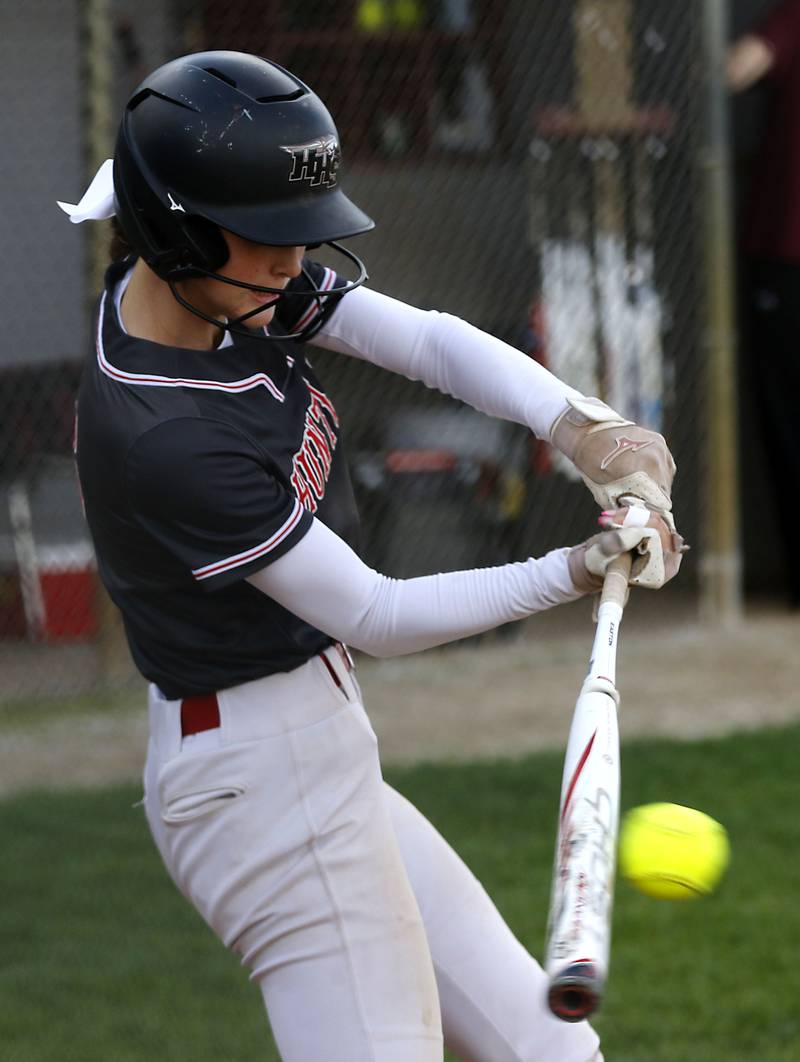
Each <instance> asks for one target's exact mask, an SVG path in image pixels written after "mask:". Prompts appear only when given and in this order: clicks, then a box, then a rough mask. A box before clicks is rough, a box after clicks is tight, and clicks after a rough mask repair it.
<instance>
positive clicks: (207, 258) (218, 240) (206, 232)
mask: <svg viewBox="0 0 800 1062" xmlns="http://www.w3.org/2000/svg"><path fill="white" fill-rule="evenodd" d="M182 227H183V231H184V234H185V236H186V243H187V252H188V253H187V256H186V257H187V260H186V263H185V264H186V265H187V266H188V267H189V268H191V267H192V266H193V265H197V266H200V267H201V268H203V269H207V270H208V271H209V272H210V273H215V272H216V271H217V270H218V269H220V268H221V267H222V266H223V265H225V263H226V262H227V261H228V258H229V256H230V252H229V250H228V245H227V243H226V242H225V237H224V236H223V235H222V230H221V229H220V227H219V226H218V225H215V224H214V223H213V222H212V221H208V220H206V218H198V217H188V218H187V219H186V221H185V222H184V223H183V226H182Z"/></svg>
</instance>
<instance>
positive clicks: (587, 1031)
mask: <svg viewBox="0 0 800 1062" xmlns="http://www.w3.org/2000/svg"><path fill="white" fill-rule="evenodd" d="M326 657H327V660H328V665H329V666H325V664H324V661H322V660H321V659H320V658H319V657H316V658H314V659H313V660H310V661H309V662H308V663H306V664H304V665H303V666H302V667H300V668H298V669H296V670H295V671H292V672H288V673H283V674H279V675H273V676H269V677H268V678H264V679H259V680H258V681H255V682H250V683H245V684H244V685H241V686H237V687H234V688H232V689H228V690H223V691H222V692H220V693H219V694H218V695H217V699H218V702H219V712H220V720H221V723H220V726H219V727H218V728H215V729H214V730H209V731H205V732H203V733H200V734H196V735H191V736H189V737H187V738H182V736H181V727H180V701H167V700H165V699H164V698H163V697H162V696H161V694H160V693H159V691H158V690H157V689H156V688H155V687H151V690H150V743H149V749H148V756H147V765H146V768H145V810H146V813H147V819H148V822H149V824H150V829H151V831H152V834H153V837H154V839H155V841H156V844H157V846H158V849H159V851H160V853H161V855H162V858H163V860H164V863H165V864H166V866H167V869H168V870H169V873H170V874H171V876H172V878H173V879H174V881H175V883H176V884H177V886H178V888H179V889H180V890H181V891H182V892H183V893H184V895H185V896H186V897H187V898H188V899H189V900H190V901H191V902H192V904H193V905H194V906H195V907H196V909H197V910H198V911H199V912H200V914H201V915H202V916H203V918H204V919H205V920H206V922H207V923H208V924H209V925H210V926H211V927H212V929H213V930H214V931H215V933H216V934H217V935H218V936H219V937H220V938H221V939H222V941H223V942H224V943H225V944H226V946H227V947H229V948H231V949H232V950H233V951H235V952H237V953H238V954H239V955H241V957H242V962H243V963H244V965H245V966H247V967H248V968H249V969H250V971H251V976H252V978H253V979H254V980H255V981H257V983H258V984H259V986H260V988H261V991H262V993H263V996H264V1000H265V1003H266V1007H267V1011H268V1014H269V1019H270V1023H271V1026H272V1031H273V1035H274V1037H275V1040H276V1042H277V1045H278V1049H279V1051H280V1054H281V1058H282V1059H283V1060H284V1062H323V1060H324V1062H441V1060H442V1057H443V1048H442V1040H443V1037H444V1040H445V1042H446V1043H447V1045H448V1046H449V1047H451V1048H452V1050H453V1051H454V1052H455V1053H456V1054H458V1055H459V1056H460V1057H461V1058H463V1059H465V1060H467V1062H590V1060H592V1059H593V1058H595V1053H596V1052H597V1050H598V1038H597V1035H596V1034H595V1032H594V1031H593V1030H592V1029H591V1027H590V1026H589V1025H587V1024H586V1023H585V1022H582V1023H579V1024H577V1025H568V1024H564V1023H563V1022H560V1021H558V1020H557V1019H555V1018H553V1017H552V1015H551V1014H550V1013H549V1011H548V1010H547V1008H546V1004H545V980H544V974H543V973H542V970H541V969H540V967H539V966H538V964H537V963H536V962H535V961H534V959H532V958H531V957H530V955H529V954H528V953H527V952H526V951H525V949H524V948H523V947H522V946H521V945H520V944H519V943H518V941H517V940H516V939H515V938H514V936H513V935H512V934H511V932H510V930H509V929H508V927H507V926H506V924H505V923H504V921H503V919H502V918H501V917H500V914H499V913H498V911H497V909H496V908H495V907H494V905H493V904H492V902H491V900H490V899H489V897H488V896H487V894H486V892H485V891H484V889H483V888H482V887H481V885H480V884H479V883H478V881H477V880H476V879H475V877H474V876H473V875H472V874H471V873H470V871H469V870H468V869H467V868H466V866H465V865H464V864H463V863H462V862H461V860H460V859H459V858H458V856H457V855H456V854H455V852H454V851H453V850H452V849H451V848H450V847H449V846H448V845H447V844H446V842H445V841H444V840H443V839H442V837H441V836H440V835H439V834H438V833H437V832H436V830H435V829H434V828H433V827H432V826H431V824H430V823H429V822H427V820H426V819H425V818H424V817H423V816H422V815H421V814H420V813H419V812H418V811H417V810H416V809H415V808H414V807H412V805H411V804H409V803H408V801H406V800H405V799H404V798H403V797H401V796H400V795H399V794H398V793H396V792H395V791H394V790H392V789H391V788H390V787H389V786H387V785H386V784H385V783H384V782H383V779H382V777H381V771H380V764H379V761H378V752H377V742H376V738H375V734H374V732H373V730H372V727H371V726H370V723H369V721H368V719H367V716H366V714H365V712H364V708H363V706H362V703H361V694H360V691H359V688H358V685H357V683H356V682H355V679H354V676H353V675H352V674H351V673H350V672H348V670H347V668H346V667H345V666H344V664H343V662H342V660H341V658H340V657H339V655H338V654H337V653H336V651H335V650H327V651H326ZM330 666H332V667H333V668H335V671H336V674H337V677H338V679H339V684H338V685H337V684H336V683H335V682H334V681H333V679H332V677H331V674H330ZM597 1057H599V1055H598V1056H597Z"/></svg>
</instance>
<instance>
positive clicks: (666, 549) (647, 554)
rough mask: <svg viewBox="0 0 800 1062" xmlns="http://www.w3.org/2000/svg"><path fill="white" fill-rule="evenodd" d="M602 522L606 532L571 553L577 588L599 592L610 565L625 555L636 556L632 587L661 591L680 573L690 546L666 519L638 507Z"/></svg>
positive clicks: (571, 570)
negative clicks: (665, 584) (684, 556)
mask: <svg viewBox="0 0 800 1062" xmlns="http://www.w3.org/2000/svg"><path fill="white" fill-rule="evenodd" d="M600 521H601V523H602V524H603V526H604V527H605V528H606V530H604V531H601V532H600V534H599V535H593V536H592V537H591V538H590V539H588V540H587V541H586V542H583V543H581V545H579V546H575V547H573V549H572V550H571V552H570V554H569V557H568V562H569V571H570V576H571V577H572V581H573V583H574V584H575V586H576V588H577V589H579V590H583V591H584V592H585V593H593V592H594V591H596V590H600V589H601V588H602V586H603V579H604V578H605V574H606V569H607V568H608V566H609V564H610V563H611V562H612V561H613V560H615V559H616V558H617V557H620V556H622V554H623V553H631V552H633V553H634V559H633V564H632V565H631V574H630V578H629V580H628V582H629V583H630V585H631V586H641V587H644V588H645V589H647V590H658V589H659V588H660V587H662V586H663V585H664V583H667V582H669V580H670V579H673V578H674V577H675V576H676V575H677V574H678V569H679V568H680V565H681V559H682V556H683V554H684V552H685V551H686V549H687V547H686V546H685V545H684V543H683V539H682V538H681V536H680V535H678V534H676V533H675V532H674V531H673V530H672V528H671V527H670V526H669V524H668V523H667V522H666V521H665V520H664V517H663V516H661V515H659V514H657V513H651V512H649V511H648V510H647V509H645V508H644V507H643V506H639V505H635V506H631V507H630V508H624V509H620V510H618V511H617V512H613V513H603V515H602V516H601V517H600Z"/></svg>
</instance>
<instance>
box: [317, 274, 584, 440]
mask: <svg viewBox="0 0 800 1062" xmlns="http://www.w3.org/2000/svg"><path fill="white" fill-rule="evenodd" d="M314 343H315V344H316V345H317V346H322V347H325V348H327V349H329V350H336V351H338V352H339V353H343V354H350V355H352V356H354V357H358V358H363V359H364V360H366V361H370V362H372V363H373V364H375V365H380V366H381V367H382V368H385V369H389V370H390V371H392V372H396V373H400V374H401V375H403V376H407V377H409V378H410V379H412V380H421V381H422V382H423V383H424V384H426V386H428V387H432V388H436V389H437V390H439V391H442V392H443V393H444V394H448V395H452V396H453V397H454V398H458V399H460V400H461V401H462V402H466V403H467V404H468V405H470V406H472V407H473V408H474V409H477V410H480V411H481V412H482V413H488V414H489V415H491V416H495V417H500V418H502V419H503V420H510V421H513V422H516V423H517V424H523V425H525V426H526V427H528V428H530V429H531V430H532V431H533V432H534V434H535V435H537V436H538V437H539V438H540V439H548V440H549V437H550V436H549V432H550V427H551V425H552V424H553V422H554V421H555V420H556V418H557V417H558V415H559V414H560V413H561V412H562V411H563V410H564V408H565V405H566V402H567V398H568V397H569V396H573V397H579V392H577V391H575V390H574V389H573V388H571V387H569V386H568V385H567V384H565V383H564V382H563V381H561V380H559V379H558V378H557V377H555V376H553V374H552V373H550V372H548V371H547V369H545V368H544V367H543V366H542V365H539V364H538V362H536V361H534V360H533V359H532V358H529V357H527V355H525V354H523V353H522V352H521V351H519V350H516V349H515V348H514V347H511V346H509V345H508V344H507V343H503V342H502V341H501V340H499V339H495V338H494V336H490V335H488V334H487V333H486V332H482V331H481V330H480V329H478V328H475V327H474V326H473V325H470V324H468V323H467V322H466V321H462V320H460V319H459V318H457V317H452V316H450V315H449V314H442V313H438V312H436V311H425V310H419V309H417V308H415V307H413V306H408V305H407V304H405V303H402V302H399V301H397V300H396V299H392V298H389V297H388V296H386V295H382V294H380V293H379V292H375V291H371V290H370V289H364V288H359V289H357V290H356V291H353V292H351V293H350V294H349V295H348V296H347V297H346V298H345V299H343V300H342V302H341V304H340V305H339V306H338V307H337V309H336V312H335V313H334V314H333V316H332V317H331V319H330V321H328V322H327V323H326V325H325V327H324V328H323V330H322V331H321V332H320V333H319V335H318V336H317V337H315V339H314Z"/></svg>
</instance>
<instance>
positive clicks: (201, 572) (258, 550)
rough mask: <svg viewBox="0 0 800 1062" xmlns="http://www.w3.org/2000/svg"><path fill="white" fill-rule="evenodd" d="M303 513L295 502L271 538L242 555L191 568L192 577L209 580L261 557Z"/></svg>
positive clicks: (282, 537)
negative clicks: (289, 513)
mask: <svg viewBox="0 0 800 1062" xmlns="http://www.w3.org/2000/svg"><path fill="white" fill-rule="evenodd" d="M304 511H305V510H304V509H303V506H302V505H301V504H300V502H299V501H297V500H295V503H294V508H293V509H292V512H291V515H290V516H289V519H288V520H287V521H286V522H285V523H284V524H283V526H282V527H280V528H279V529H278V530H277V531H276V532H275V534H274V535H273V536H272V538H268V539H267V540H266V542H262V543H261V545H260V546H254V547H253V548H252V549H248V550H245V552H244V553H236V554H235V555H234V556H232V557H226V558H225V560H221V561H215V562H214V563H213V564H206V565H205V566H204V567H202V568H193V569H192V575H193V576H194V577H195V579H197V580H198V581H200V580H201V579H209V578H210V577H211V576H212V575H220V574H221V573H222V572H227V571H230V569H231V568H238V567H239V566H240V565H242V564H247V562H248V561H251V560H255V559H256V558H257V557H263V556H264V555H265V554H267V553H270V552H271V551H272V550H273V549H275V547H276V546H278V545H280V543H281V542H283V540H284V539H285V538H286V536H287V535H288V534H289V532H290V531H291V530H292V529H293V528H294V527H296V526H297V524H298V523H299V522H300V518H301V517H302V515H303V512H304Z"/></svg>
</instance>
